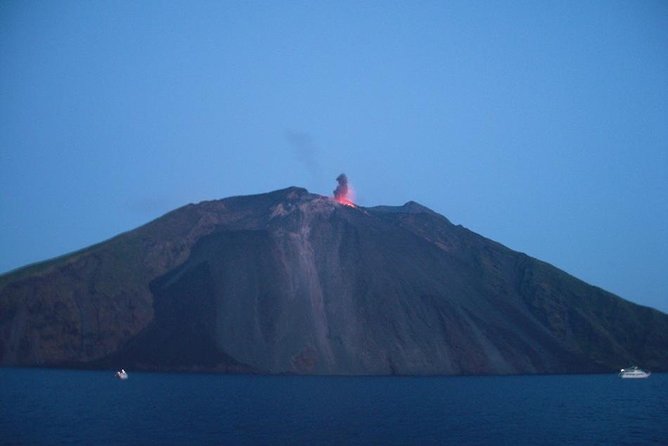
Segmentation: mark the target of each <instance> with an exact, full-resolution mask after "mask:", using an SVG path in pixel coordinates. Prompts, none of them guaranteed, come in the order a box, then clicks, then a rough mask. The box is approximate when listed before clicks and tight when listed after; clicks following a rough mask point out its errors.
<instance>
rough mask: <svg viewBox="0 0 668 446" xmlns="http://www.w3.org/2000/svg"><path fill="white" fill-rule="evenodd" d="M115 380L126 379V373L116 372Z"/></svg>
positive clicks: (123, 371) (121, 370)
mask: <svg viewBox="0 0 668 446" xmlns="http://www.w3.org/2000/svg"><path fill="white" fill-rule="evenodd" d="M116 378H118V379H128V373H127V372H126V371H125V370H123V369H120V370H119V371H118V372H116Z"/></svg>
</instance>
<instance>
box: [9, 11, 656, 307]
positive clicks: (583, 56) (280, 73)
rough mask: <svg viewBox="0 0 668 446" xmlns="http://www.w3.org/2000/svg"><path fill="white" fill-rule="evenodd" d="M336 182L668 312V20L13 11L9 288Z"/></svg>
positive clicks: (645, 15)
mask: <svg viewBox="0 0 668 446" xmlns="http://www.w3.org/2000/svg"><path fill="white" fill-rule="evenodd" d="M341 172H345V173H346V174H347V175H348V177H349V179H350V182H351V184H352V185H353V186H354V188H355V190H356V194H357V201H358V203H359V204H361V205H364V206H373V205H379V204H391V205H392V204H395V205H398V204H403V203H404V202H406V201H408V200H415V201H418V202H420V203H422V204H424V205H426V206H428V207H430V208H432V209H434V210H436V211H437V212H439V213H441V214H443V215H445V216H447V217H448V218H449V219H450V220H451V221H453V222H454V223H457V224H462V225H464V226H466V227H468V228H470V229H472V230H474V231H476V232H478V233H480V234H482V235H484V236H486V237H489V238H492V239H494V240H496V241H499V242H501V243H503V244H505V245H506V246H508V247H510V248H512V249H515V250H518V251H522V252H526V253H527V254H529V255H531V256H534V257H537V258H540V259H542V260H545V261H547V262H549V263H552V264H554V265H555V266H557V267H559V268H562V269H564V270H565V271H567V272H569V273H571V274H573V275H575V276H577V277H579V278H581V279H583V280H585V281H587V282H589V283H592V284H594V285H597V286H600V287H601V288H604V289H606V290H609V291H611V292H614V293H616V294H619V295H621V296H622V297H624V298H626V299H629V300H632V301H634V302H638V303H641V304H643V305H649V306H653V307H655V308H659V309H661V310H662V311H664V312H666V311H668V273H667V271H668V260H667V259H668V255H667V253H668V199H667V197H668V3H666V2H662V1H627V2H617V1H609V0H606V1H600V2H598V1H587V2H581V1H572V2H571V1H546V2H541V1H527V2H522V1H512V2H475V1H461V2H446V1H437V2H425V1H422V2H413V1H411V2H408V1H406V2H394V1H379V2H373V1H364V2H344V1H341V2H339V1H337V2H329V1H328V2H312V1H304V2H297V1H271V2H270V1H262V2H245V1H244V2H236V1H227V2H208V1H207V2H186V1H184V2H169V1H155V2H152V1H142V2H131V1H120V2H97V1H77V2H71V1H59V2H31V1H3V2H0V227H1V228H2V231H0V272H3V271H9V270H11V269H14V268H17V267H20V266H23V265H25V264H28V263H31V262H35V261H38V260H43V259H46V258H51V257H54V256H57V255H61V254H64V253H67V252H70V251H73V250H76V249H79V248H82V247H85V246H88V245H90V244H93V243H96V242H99V241H102V240H104V239H107V238H109V237H111V236H113V235H116V234H118V233H120V232H123V231H126V230H130V229H133V228H135V227H137V226H139V225H141V224H143V223H146V222H148V221H149V220H151V219H153V218H156V217H158V216H160V215H162V214H164V213H165V212H167V211H169V210H171V209H173V208H176V207H178V206H181V205H183V204H186V203H190V202H198V201H202V200H208V199H216V198H223V197H227V196H232V195H240V194H252V193H261V192H268V191H271V190H275V189H279V188H283V187H287V186H291V185H297V186H303V187H306V188H307V189H309V190H310V191H312V192H316V193H321V194H331V192H332V190H333V189H334V187H335V186H336V181H335V178H336V177H337V175H338V174H339V173H341Z"/></svg>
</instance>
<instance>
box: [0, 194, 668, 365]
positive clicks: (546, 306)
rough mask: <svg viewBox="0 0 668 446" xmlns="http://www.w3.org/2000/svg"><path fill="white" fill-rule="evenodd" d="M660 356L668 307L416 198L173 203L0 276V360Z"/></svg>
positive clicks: (406, 361)
mask: <svg viewBox="0 0 668 446" xmlns="http://www.w3.org/2000/svg"><path fill="white" fill-rule="evenodd" d="M631 363H635V364H638V365H641V366H643V367H648V368H650V369H653V370H668V315H666V314H664V313H661V312H659V311H657V310H654V309H651V308H647V307H641V306H638V305H635V304H633V303H630V302H628V301H626V300H623V299H621V298H619V297H617V296H615V295H613V294H610V293H608V292H606V291H604V290H601V289H599V288H596V287H593V286H591V285H588V284H586V283H584V282H582V281H580V280H578V279H576V278H574V277H572V276H570V275H568V274H566V273H564V272H563V271H560V270H558V269H557V268H555V267H553V266H551V265H548V264H546V263H544V262H541V261H539V260H536V259H533V258H531V257H528V256H527V255H525V254H521V253H518V252H515V251H512V250H510V249H508V248H506V247H504V246H502V245H500V244H498V243H496V242H493V241H491V240H489V239H486V238H484V237H482V236H480V235H477V234H475V233H473V232H471V231H469V230H467V229H465V228H463V227H461V226H455V225H453V224H452V223H450V222H449V221H448V220H447V219H446V218H445V217H443V216H441V215H439V214H437V213H435V212H433V211H431V210H429V209H427V208H425V207H423V206H421V205H419V204H417V203H414V202H409V203H406V204H405V205H404V206H378V207H371V208H364V207H353V206H345V205H341V204H339V203H336V202H335V201H333V200H332V199H330V198H327V197H323V196H320V195H316V194H311V193H309V192H307V191H306V190H305V189H301V188H295V187H292V188H288V189H284V190H279V191H275V192H271V193H267V194H261V195H253V196H243V197H232V198H227V199H223V200H217V201H209V202H203V203H200V204H196V205H188V206H185V207H182V208H180V209H177V210H175V211H173V212H171V213H168V214H166V215H165V216H163V217H161V218H159V219H157V220H155V221H153V222H151V223H149V224H147V225H145V226H142V227H140V228H138V229H136V230H133V231H130V232H127V233H124V234H121V235H119V236H117V237H115V238H113V239H110V240H108V241H106V242H103V243H100V244H98V245H95V246H91V247H89V248H86V249H84V250H82V251H79V252H76V253H73V254H69V255H67V256H63V257H61V258H57V259H53V260H51V261H47V262H43V263H40V264H36V265H32V266H29V267H26V268H23V269H20V270H17V271H15V272H12V273H9V274H6V275H4V276H2V277H0V364H2V365H6V366H7V365H10V366H68V367H89V368H106V367H125V368H126V369H145V370H202V371H220V372H249V373H275V374H279V373H297V374H345V375H358V374H363V375H389V374H416V375H423V374H447V375H449V374H518V373H580V372H607V371H612V370H615V369H618V368H621V367H623V366H627V365H629V364H631Z"/></svg>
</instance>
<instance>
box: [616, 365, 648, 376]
mask: <svg viewBox="0 0 668 446" xmlns="http://www.w3.org/2000/svg"><path fill="white" fill-rule="evenodd" d="M651 374H652V373H651V372H646V371H644V370H642V369H639V368H638V367H636V366H633V367H629V368H628V369H621V370H620V371H619V377H620V378H649V375H651Z"/></svg>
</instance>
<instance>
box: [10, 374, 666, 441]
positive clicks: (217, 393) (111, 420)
mask: <svg viewBox="0 0 668 446" xmlns="http://www.w3.org/2000/svg"><path fill="white" fill-rule="evenodd" d="M127 372H128V373H129V378H128V379H127V380H125V381H120V380H117V379H115V377H114V371H80V370H57V369H15V368H3V369H0V444H2V445H153V444H155V445H449V444H455V445H458V446H461V445H518V444H519V445H564V444H569V445H570V444H574V445H645V444H656V445H668V374H659V373H654V374H653V375H652V376H651V377H650V378H648V379H639V380H622V379H620V378H618V377H617V376H616V375H614V374H610V375H548V376H485V377H302V376H255V375H216V374H180V373H140V372H133V371H132V370H127Z"/></svg>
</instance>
